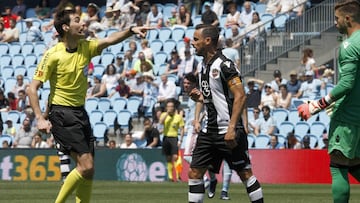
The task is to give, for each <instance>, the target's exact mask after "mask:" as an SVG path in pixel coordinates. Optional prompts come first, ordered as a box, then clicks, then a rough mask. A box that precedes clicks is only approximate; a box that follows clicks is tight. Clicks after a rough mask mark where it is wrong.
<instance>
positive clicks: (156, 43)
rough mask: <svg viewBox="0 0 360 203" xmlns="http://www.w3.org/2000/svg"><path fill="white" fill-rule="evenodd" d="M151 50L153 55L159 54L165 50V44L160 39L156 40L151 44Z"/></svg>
mask: <svg viewBox="0 0 360 203" xmlns="http://www.w3.org/2000/svg"><path fill="white" fill-rule="evenodd" d="M150 48H151V50H152V52H153V53H157V52H159V51H161V50H162V49H163V42H162V41H161V40H159V39H154V40H152V41H151V42H150Z"/></svg>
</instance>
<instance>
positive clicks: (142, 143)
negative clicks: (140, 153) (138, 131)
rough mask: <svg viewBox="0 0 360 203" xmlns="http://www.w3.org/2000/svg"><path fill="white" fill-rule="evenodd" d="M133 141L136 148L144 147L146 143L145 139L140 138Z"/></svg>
mask: <svg viewBox="0 0 360 203" xmlns="http://www.w3.org/2000/svg"><path fill="white" fill-rule="evenodd" d="M134 143H135V144H136V146H137V148H140V149H141V148H145V147H146V145H147V141H146V139H143V140H140V139H136V140H134Z"/></svg>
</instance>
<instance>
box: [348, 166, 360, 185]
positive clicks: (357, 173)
mask: <svg viewBox="0 0 360 203" xmlns="http://www.w3.org/2000/svg"><path fill="white" fill-rule="evenodd" d="M349 173H350V174H351V175H352V176H353V177H354V178H355V179H356V180H357V181H359V182H360V164H359V165H357V166H353V167H350V168H349Z"/></svg>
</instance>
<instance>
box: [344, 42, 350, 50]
mask: <svg viewBox="0 0 360 203" xmlns="http://www.w3.org/2000/svg"><path fill="white" fill-rule="evenodd" d="M349 45H350V43H349V42H348V41H345V42H344V43H343V46H344V49H346V48H347V47H348V46H349Z"/></svg>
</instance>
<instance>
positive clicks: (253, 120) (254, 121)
mask: <svg viewBox="0 0 360 203" xmlns="http://www.w3.org/2000/svg"><path fill="white" fill-rule="evenodd" d="M252 112H253V114H254V116H252V117H250V118H249V122H248V129H249V134H255V128H257V127H258V126H259V124H260V123H259V122H260V109H259V108H258V107H254V109H253V110H252Z"/></svg>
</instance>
